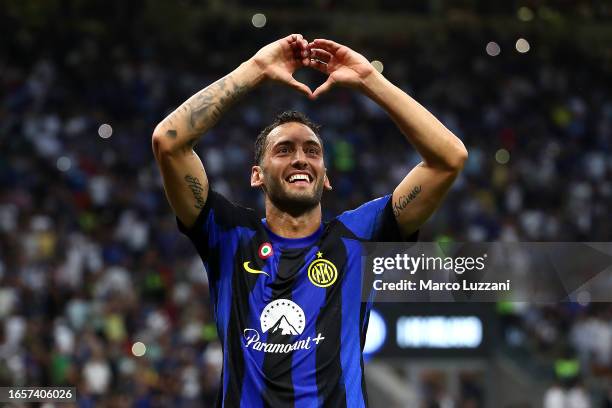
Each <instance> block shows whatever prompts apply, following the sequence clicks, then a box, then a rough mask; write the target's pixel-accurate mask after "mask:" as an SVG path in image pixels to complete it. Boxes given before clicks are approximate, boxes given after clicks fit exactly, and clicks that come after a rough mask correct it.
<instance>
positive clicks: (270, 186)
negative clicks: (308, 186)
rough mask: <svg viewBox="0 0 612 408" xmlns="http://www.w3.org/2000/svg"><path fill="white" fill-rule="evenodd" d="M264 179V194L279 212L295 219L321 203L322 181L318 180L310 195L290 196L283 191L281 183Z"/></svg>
mask: <svg viewBox="0 0 612 408" xmlns="http://www.w3.org/2000/svg"><path fill="white" fill-rule="evenodd" d="M264 177H265V181H266V183H265V185H264V192H265V193H266V195H267V196H268V198H269V199H270V201H271V202H272V204H274V206H276V208H278V209H279V210H281V211H283V212H286V213H287V214H290V215H291V216H293V217H297V216H299V215H301V214H304V213H306V212H308V211H310V210H312V209H313V208H315V207H316V206H318V205H319V204H320V203H321V196H322V195H323V180H322V179H321V180H319V181H318V182H317V185H316V186H315V189H314V194H312V195H296V196H291V195H290V194H287V192H286V191H285V190H284V189H283V187H282V185H281V182H279V181H278V180H274V179H271V178H270V179H269V178H267V177H266V176H264Z"/></svg>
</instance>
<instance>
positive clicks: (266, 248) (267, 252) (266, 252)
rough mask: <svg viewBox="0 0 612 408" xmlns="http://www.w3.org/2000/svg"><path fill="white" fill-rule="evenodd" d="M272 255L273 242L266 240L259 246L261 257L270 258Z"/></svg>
mask: <svg viewBox="0 0 612 408" xmlns="http://www.w3.org/2000/svg"><path fill="white" fill-rule="evenodd" d="M271 256H272V244H271V243H269V242H265V243H263V244H261V246H260V247H259V257H260V258H261V259H268V258H269V257H271Z"/></svg>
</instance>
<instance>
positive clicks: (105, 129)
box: [98, 123, 113, 139]
mask: <svg viewBox="0 0 612 408" xmlns="http://www.w3.org/2000/svg"><path fill="white" fill-rule="evenodd" d="M98 135H99V136H100V137H101V138H102V139H108V138H109V137H111V136H112V135H113V128H112V126H111V125H109V124H108V123H103V124H101V125H100V127H99V128H98Z"/></svg>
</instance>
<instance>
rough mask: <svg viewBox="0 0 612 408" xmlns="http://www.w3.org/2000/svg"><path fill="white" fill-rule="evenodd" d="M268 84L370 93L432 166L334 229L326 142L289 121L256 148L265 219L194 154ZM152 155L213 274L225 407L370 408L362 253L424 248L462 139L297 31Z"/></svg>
mask: <svg viewBox="0 0 612 408" xmlns="http://www.w3.org/2000/svg"><path fill="white" fill-rule="evenodd" d="M301 67H311V68H313V69H316V70H319V71H321V72H323V73H325V74H327V75H328V77H327V80H326V81H325V82H324V83H323V84H322V85H321V86H319V87H318V88H317V89H316V90H315V91H314V92H311V90H310V89H309V88H308V87H307V86H306V85H304V84H302V83H300V82H298V81H297V80H295V79H294V78H293V76H292V75H293V73H294V71H295V70H297V69H298V68H301ZM268 80H274V81H279V82H281V83H284V84H287V85H288V86H291V87H293V88H295V89H296V90H298V91H300V92H302V93H304V94H305V95H307V96H308V97H309V98H311V99H316V98H317V97H318V96H319V95H321V94H322V93H324V92H326V91H328V90H329V89H330V88H331V87H332V86H335V85H343V86H348V87H351V88H353V89H355V90H356V91H358V92H362V93H364V94H365V95H367V96H368V97H370V98H371V99H372V100H373V101H375V102H376V103H377V104H379V105H380V106H381V107H382V108H383V109H385V110H386V112H387V113H388V114H389V116H390V117H391V119H393V121H394V122H395V123H396V124H397V126H398V128H399V130H400V131H401V132H402V133H403V134H404V136H405V137H406V138H407V139H408V141H409V142H410V143H411V144H412V145H413V146H414V148H415V149H416V150H417V151H418V152H419V154H420V155H421V156H422V162H421V163H420V164H419V165H418V166H416V167H415V168H414V169H412V171H410V173H408V175H407V176H406V177H405V178H404V180H403V181H402V182H401V183H400V184H399V185H398V186H397V188H396V189H395V190H394V191H393V193H392V194H389V195H387V196H385V197H382V198H378V199H375V200H373V201H370V202H368V203H365V204H363V205H362V206H360V207H359V208H357V209H355V210H352V211H347V212H344V213H343V214H341V215H339V216H338V217H336V218H335V219H333V220H332V221H331V222H328V223H323V222H322V220H321V204H320V201H321V195H322V192H323V190H325V189H331V181H330V180H329V179H328V178H327V175H326V169H325V163H324V161H323V144H324V143H323V138H322V137H321V135H320V134H319V129H318V127H317V126H316V125H314V124H313V123H312V122H311V121H310V120H309V119H308V118H306V117H305V116H304V115H302V114H300V113H297V112H286V113H283V114H281V115H279V116H278V117H277V118H276V120H275V121H274V122H273V123H272V124H271V125H270V126H268V127H267V128H265V129H264V130H263V131H262V132H261V133H260V134H259V136H258V137H257V139H256V141H255V163H254V165H253V167H252V171H251V186H252V187H254V188H259V189H261V190H262V191H263V193H264V195H265V218H264V219H260V218H258V217H257V216H256V215H255V213H254V212H253V211H252V210H250V209H247V208H244V207H241V206H239V205H236V204H234V203H232V202H230V201H228V200H227V199H226V198H224V197H223V196H222V195H220V194H219V193H216V192H215V190H214V185H213V186H209V182H208V179H207V177H206V172H205V171H204V167H203V165H202V162H201V161H200V159H199V157H198V156H197V155H196V154H195V152H194V151H193V147H194V145H195V143H196V142H197V140H198V138H199V136H200V135H202V134H203V133H206V131H208V130H209V129H210V128H211V127H212V126H214V125H215V123H216V122H217V121H218V120H219V118H220V117H221V115H222V114H223V113H224V112H225V111H226V110H227V109H228V108H229V107H230V106H231V105H232V103H234V102H235V101H236V100H238V99H239V98H240V97H241V96H242V95H244V94H245V93H247V92H248V91H249V90H251V89H253V88H254V87H256V86H257V85H259V84H260V83H261V82H263V81H268ZM153 150H154V154H155V158H156V160H157V163H158V165H159V168H160V169H161V173H162V176H163V181H164V187H165V190H166V195H167V197H168V200H169V202H170V204H171V206H172V208H173V209H174V212H175V213H176V216H177V219H178V225H179V229H180V230H181V231H182V232H183V233H185V234H186V235H187V236H188V237H189V238H190V239H191V241H192V242H193V244H194V245H195V247H196V248H197V250H198V252H199V254H200V256H201V257H202V260H203V261H204V263H205V265H206V271H207V273H208V277H209V284H210V291H211V299H212V303H213V308H214V316H215V319H216V323H217V329H218V332H219V338H220V340H221V342H222V345H223V373H222V378H221V386H220V391H219V398H218V401H217V405H218V406H225V407H316V406H325V407H362V406H366V405H367V397H366V390H365V381H364V372H363V358H362V349H363V346H364V341H365V333H366V328H367V323H368V316H369V311H370V306H371V304H370V303H368V302H361V284H362V275H361V270H360V265H361V253H362V249H361V245H360V244H361V243H362V242H365V241H401V240H414V239H415V238H416V237H415V232H416V231H417V229H418V228H419V226H420V225H421V224H422V223H423V222H424V221H425V220H426V219H427V218H428V217H429V216H430V215H431V214H432V212H433V211H434V210H435V209H436V207H438V205H439V204H440V202H441V201H442V199H443V197H444V195H445V194H446V192H447V191H448V189H449V188H450V186H451V184H452V183H453V180H454V179H455V178H456V177H457V174H458V173H459V171H460V170H461V169H462V167H463V164H464V162H465V160H466V157H467V152H466V149H465V147H464V146H463V144H462V143H461V141H460V140H459V139H458V138H457V137H455V136H454V135H453V134H452V133H451V132H450V131H449V130H448V129H446V128H445V127H444V126H443V125H442V124H441V123H440V122H439V121H438V120H437V119H436V118H435V117H434V116H433V115H431V114H430V113H429V112H428V111H427V110H426V109H425V108H423V107H422V106H421V105H419V104H418V103H417V102H416V101H414V100H413V99H412V98H411V97H410V96H408V95H407V94H405V93H404V92H402V91H401V90H400V89H399V88H397V87H396V86H394V85H393V84H391V83H390V82H389V81H388V80H387V79H385V78H384V77H383V76H382V75H381V74H380V73H379V72H377V71H376V70H375V69H374V67H373V66H372V65H371V64H370V63H369V62H368V60H367V59H366V58H364V57H363V56H362V55H360V54H358V53H357V52H355V51H353V50H351V49H350V48H348V47H346V46H343V45H340V44H337V43H335V42H333V41H329V40H325V39H316V40H314V41H313V42H310V43H309V42H307V41H306V40H305V39H304V38H303V37H302V36H301V35H299V34H293V35H290V36H287V37H285V38H283V39H280V40H278V41H275V42H273V43H271V44H269V45H267V46H265V47H263V48H262V49H261V50H259V51H258V52H257V53H256V54H255V55H254V56H253V57H252V58H251V59H249V60H248V61H246V62H244V63H242V64H241V65H240V66H239V67H238V68H236V69H235V70H234V71H232V72H231V73H230V74H228V75H227V76H225V77H223V78H221V79H219V80H218V81H216V82H215V83H213V84H212V85H210V86H208V87H206V88H204V89H203V90H201V91H200V92H198V93H196V94H195V95H193V96H192V97H191V98H189V99H188V100H187V101H186V102H184V103H183V104H182V105H181V106H179V107H178V109H176V110H175V111H174V112H172V113H171V114H170V115H169V116H168V117H167V118H165V119H164V120H163V121H162V122H160V123H159V124H158V125H157V127H156V128H155V131H154V133H153ZM381 159H382V158H381ZM383 160H384V159H383Z"/></svg>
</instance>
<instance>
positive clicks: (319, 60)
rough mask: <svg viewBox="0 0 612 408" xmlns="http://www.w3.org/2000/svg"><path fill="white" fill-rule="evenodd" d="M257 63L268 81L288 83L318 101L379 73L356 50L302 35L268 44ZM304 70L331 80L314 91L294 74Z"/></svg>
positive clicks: (356, 86) (257, 56)
mask: <svg viewBox="0 0 612 408" xmlns="http://www.w3.org/2000/svg"><path fill="white" fill-rule="evenodd" d="M253 60H254V61H255V63H256V64H257V66H258V67H260V69H262V71H263V73H264V76H265V77H266V78H268V79H272V80H274V81H279V82H282V83H285V84H287V85H289V86H291V87H292V88H294V89H296V90H298V91H300V92H302V93H304V94H306V96H308V97H309V98H311V99H316V98H318V97H319V96H320V95H322V94H323V93H325V92H327V91H328V90H330V89H331V88H332V87H333V86H335V85H343V86H349V87H353V88H359V87H360V86H361V85H362V84H363V81H364V80H365V79H366V78H367V77H368V76H369V75H372V74H373V73H375V72H376V70H375V69H374V67H373V66H372V64H370V62H369V61H368V60H367V59H366V58H365V57H364V56H363V55H361V54H359V53H357V52H355V51H353V50H352V49H350V48H348V47H346V46H344V45H341V44H338V43H336V42H334V41H331V40H326V39H316V40H314V41H312V42H310V43H309V42H307V41H306V40H305V39H304V38H303V37H302V35H301V34H292V35H289V36H287V37H285V38H282V39H280V40H278V41H275V42H273V43H271V44H268V45H266V46H265V47H263V48H262V49H261V50H259V51H258V52H257V53H256V54H255V56H254V57H253ZM302 67H310V68H313V69H316V70H317V71H319V72H322V73H324V74H326V75H328V77H327V80H326V81H325V82H324V83H323V84H321V85H320V86H319V87H317V88H316V89H315V91H314V92H312V91H311V90H310V88H309V87H308V86H306V85H305V84H303V83H301V82H299V81H297V80H296V79H295V78H293V74H294V72H295V71H296V70H298V69H299V68H302Z"/></svg>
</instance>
